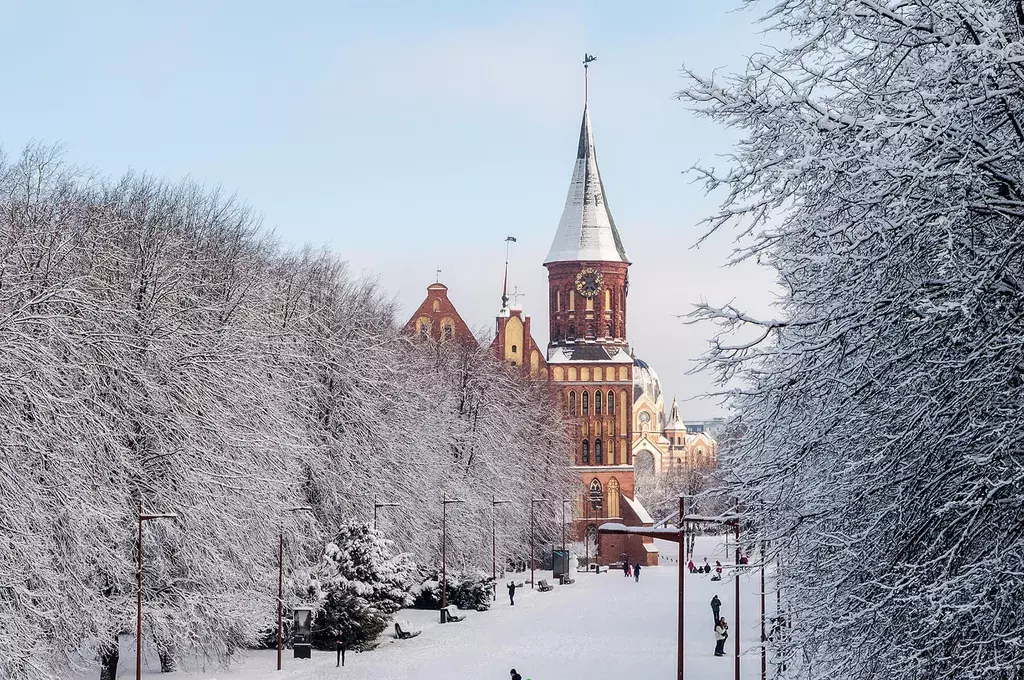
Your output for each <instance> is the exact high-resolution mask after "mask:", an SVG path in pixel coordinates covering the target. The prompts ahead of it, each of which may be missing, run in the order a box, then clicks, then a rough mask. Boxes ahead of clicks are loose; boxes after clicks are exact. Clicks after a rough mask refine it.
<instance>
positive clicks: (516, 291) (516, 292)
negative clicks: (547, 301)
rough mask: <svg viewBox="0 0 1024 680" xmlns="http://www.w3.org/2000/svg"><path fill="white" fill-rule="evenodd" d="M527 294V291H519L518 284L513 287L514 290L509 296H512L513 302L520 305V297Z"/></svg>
mask: <svg viewBox="0 0 1024 680" xmlns="http://www.w3.org/2000/svg"><path fill="white" fill-rule="evenodd" d="M525 295H526V293H520V292H519V286H518V285H517V286H516V287H515V288H513V289H512V292H511V293H510V294H509V297H510V298H512V302H513V303H515V304H517V305H518V304H519V298H521V297H523V296H525Z"/></svg>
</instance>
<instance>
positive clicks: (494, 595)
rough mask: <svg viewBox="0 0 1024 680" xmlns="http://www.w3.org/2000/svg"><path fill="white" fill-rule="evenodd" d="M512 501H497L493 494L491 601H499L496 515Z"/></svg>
mask: <svg viewBox="0 0 1024 680" xmlns="http://www.w3.org/2000/svg"><path fill="white" fill-rule="evenodd" d="M511 502H512V501H510V500H497V499H496V498H495V497H494V494H491V599H492V600H497V599H498V538H497V532H496V531H495V526H496V524H497V522H496V520H495V515H496V514H497V507H498V506H499V505H504V504H506V503H511Z"/></svg>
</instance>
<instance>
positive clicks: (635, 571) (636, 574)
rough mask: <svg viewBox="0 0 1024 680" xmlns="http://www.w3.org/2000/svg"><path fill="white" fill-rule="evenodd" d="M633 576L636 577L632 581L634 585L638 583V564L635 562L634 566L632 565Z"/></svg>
mask: <svg viewBox="0 0 1024 680" xmlns="http://www.w3.org/2000/svg"><path fill="white" fill-rule="evenodd" d="M633 576H635V577H636V580H635V581H634V583H637V582H639V581H640V563H639V562H637V563H636V564H635V565H633Z"/></svg>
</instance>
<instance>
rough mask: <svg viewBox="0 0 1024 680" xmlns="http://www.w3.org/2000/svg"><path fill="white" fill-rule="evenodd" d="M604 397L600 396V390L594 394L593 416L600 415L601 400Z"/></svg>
mask: <svg viewBox="0 0 1024 680" xmlns="http://www.w3.org/2000/svg"><path fill="white" fill-rule="evenodd" d="M603 398H604V395H603V394H601V390H598V391H597V392H594V415H598V416H599V415H601V400H602V399H603Z"/></svg>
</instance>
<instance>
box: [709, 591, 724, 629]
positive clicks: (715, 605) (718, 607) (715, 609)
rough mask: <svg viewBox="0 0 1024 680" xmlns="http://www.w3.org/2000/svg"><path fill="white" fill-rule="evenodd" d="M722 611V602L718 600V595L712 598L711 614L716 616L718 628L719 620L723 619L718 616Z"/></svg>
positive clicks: (715, 620)
mask: <svg viewBox="0 0 1024 680" xmlns="http://www.w3.org/2000/svg"><path fill="white" fill-rule="evenodd" d="M720 611H722V601H721V600H719V599H718V595H715V596H714V597H713V598H711V613H712V614H714V616H715V618H714V622H715V625H716V626H717V625H718V620H719V619H720V618H722V617H721V616H719V615H718V613H719V612H720Z"/></svg>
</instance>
